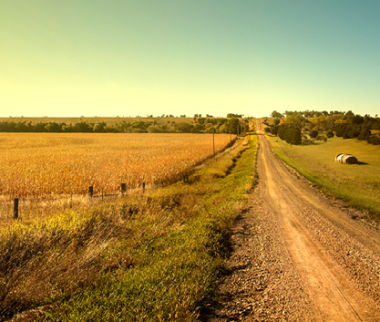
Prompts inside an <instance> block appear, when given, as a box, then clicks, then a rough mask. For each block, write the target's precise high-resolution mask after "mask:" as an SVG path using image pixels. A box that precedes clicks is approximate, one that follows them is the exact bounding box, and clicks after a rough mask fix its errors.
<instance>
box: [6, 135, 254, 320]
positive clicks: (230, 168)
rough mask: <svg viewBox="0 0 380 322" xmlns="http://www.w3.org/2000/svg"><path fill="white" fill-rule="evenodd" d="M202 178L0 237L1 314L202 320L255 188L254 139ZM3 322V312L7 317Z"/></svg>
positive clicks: (12, 229) (46, 317) (9, 231)
mask: <svg viewBox="0 0 380 322" xmlns="http://www.w3.org/2000/svg"><path fill="white" fill-rule="evenodd" d="M241 143H242V144H240V148H238V149H235V150H233V151H232V152H231V154H229V155H225V156H224V157H223V158H221V159H220V160H218V161H217V162H216V163H215V162H214V163H212V164H211V165H210V166H208V167H206V168H204V169H203V170H200V172H201V173H200V175H201V180H200V182H196V183H193V184H183V183H177V184H174V185H172V186H169V187H166V188H162V189H157V190H152V191H150V192H149V193H146V194H145V196H134V197H132V196H131V197H129V198H128V200H122V201H117V202H110V203H107V204H105V205H103V206H98V207H95V208H94V209H88V210H87V211H82V212H81V213H75V212H66V213H62V214H61V215H59V216H54V217H51V218H48V219H45V220H44V222H39V221H30V222H21V223H18V224H15V225H14V226H12V227H10V228H9V229H7V230H6V231H5V230H4V231H1V232H0V246H1V247H0V249H1V253H0V266H1V272H3V273H2V274H3V275H0V286H4V287H3V288H1V287H0V289H2V291H0V299H1V302H0V304H1V305H0V314H2V315H3V317H8V318H9V317H11V316H12V315H14V314H15V313H17V312H18V311H24V312H25V311H27V310H30V309H33V308H38V307H41V306H43V307H44V308H43V309H41V310H40V311H41V312H42V313H41V314H40V315H39V314H37V313H36V312H38V310H37V311H28V313H27V314H26V315H28V314H29V317H27V318H24V321H25V320H28V319H29V321H160V320H161V321H174V320H177V321H198V320H199V314H200V311H201V309H202V307H204V306H205V305H206V304H207V303H208V302H210V301H211V299H212V297H213V295H214V292H215V290H216V287H217V285H218V281H219V276H220V273H221V271H223V270H224V268H225V258H226V257H227V256H228V252H229V250H230V247H231V244H230V243H231V242H230V233H229V229H230V227H231V225H232V224H233V222H234V220H235V218H236V217H238V216H239V215H240V214H241V212H242V211H243V210H244V208H245V207H246V195H247V192H248V191H249V190H250V189H251V188H252V186H253V185H254V183H255V180H256V179H255V178H256V177H255V172H254V171H255V170H254V169H255V167H254V162H255V160H256V152H257V137H256V136H251V137H250V141H249V142H245V145H244V142H243V140H241ZM0 316H1V315H0Z"/></svg>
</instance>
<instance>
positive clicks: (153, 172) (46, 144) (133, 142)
mask: <svg viewBox="0 0 380 322" xmlns="http://www.w3.org/2000/svg"><path fill="white" fill-rule="evenodd" d="M229 142H230V136H229V135H227V134H218V135H215V150H216V152H218V151H221V150H222V149H223V148H225V147H226V146H227V145H228V144H229ZM0 149H1V154H0V194H1V195H2V196H3V198H4V197H6V198H7V199H8V198H9V199H12V198H16V197H21V198H25V197H26V198H29V197H43V196H48V195H65V194H70V193H73V194H84V193H86V192H87V191H88V187H89V186H91V185H92V186H94V191H95V193H98V192H99V191H101V190H103V191H104V193H112V192H115V191H118V190H119V189H120V184H121V183H126V184H127V187H128V188H136V187H139V186H141V184H142V182H145V183H146V184H155V183H161V182H170V181H173V180H175V178H176V176H178V174H180V173H181V172H183V171H185V170H186V169H188V168H190V167H192V166H194V165H196V164H198V163H200V162H201V161H203V160H205V159H206V158H208V157H210V156H211V155H212V154H213V146H212V134H114V133H109V134H82V133H81V134H77V133H75V134H74V133H70V134H58V133H51V134H49V133H32V134H30V133H29V134H25V133H0Z"/></svg>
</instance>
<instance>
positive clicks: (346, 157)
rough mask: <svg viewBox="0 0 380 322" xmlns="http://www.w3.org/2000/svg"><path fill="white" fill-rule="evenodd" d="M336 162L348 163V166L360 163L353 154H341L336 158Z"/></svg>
mask: <svg viewBox="0 0 380 322" xmlns="http://www.w3.org/2000/svg"><path fill="white" fill-rule="evenodd" d="M335 161H336V162H339V163H346V164H356V163H358V159H357V158H355V157H354V156H353V155H351V154H345V153H340V154H338V155H337V156H336V157H335Z"/></svg>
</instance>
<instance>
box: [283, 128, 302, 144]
mask: <svg viewBox="0 0 380 322" xmlns="http://www.w3.org/2000/svg"><path fill="white" fill-rule="evenodd" d="M285 140H286V142H288V143H290V144H294V145H299V144H301V142H302V137H301V130H300V129H299V128H297V127H294V126H290V127H288V128H287V130H286V133H285Z"/></svg>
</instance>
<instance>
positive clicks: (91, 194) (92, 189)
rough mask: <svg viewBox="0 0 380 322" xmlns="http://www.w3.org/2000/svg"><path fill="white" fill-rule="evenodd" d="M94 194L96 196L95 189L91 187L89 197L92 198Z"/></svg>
mask: <svg viewBox="0 0 380 322" xmlns="http://www.w3.org/2000/svg"><path fill="white" fill-rule="evenodd" d="M93 194H94V187H93V186H89V187H88V195H89V196H90V198H92V196H93Z"/></svg>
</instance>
